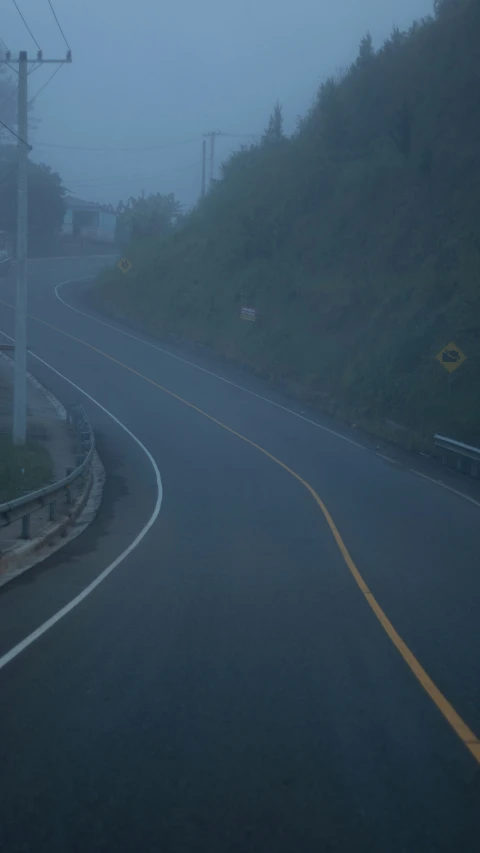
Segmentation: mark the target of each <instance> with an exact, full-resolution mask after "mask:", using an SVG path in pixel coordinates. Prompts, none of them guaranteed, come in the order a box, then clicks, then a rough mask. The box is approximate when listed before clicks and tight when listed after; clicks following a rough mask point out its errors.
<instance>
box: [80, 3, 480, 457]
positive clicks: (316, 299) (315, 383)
mask: <svg viewBox="0 0 480 853" xmlns="http://www.w3.org/2000/svg"><path fill="white" fill-rule="evenodd" d="M441 5H442V10H443V11H442V15H441V16H439V18H438V20H435V21H433V20H424V21H422V22H420V23H419V24H417V25H415V26H413V27H412V29H411V31H410V32H409V33H408V34H404V35H401V34H399V33H398V32H397V31H394V33H392V36H391V38H390V39H389V40H388V41H387V43H386V44H385V45H384V47H383V48H382V49H381V50H379V51H378V52H377V53H376V54H375V55H374V56H373V55H372V56H371V57H370V58H368V57H367V60H368V61H366V62H362V63H361V64H358V63H357V64H355V66H352V68H351V69H350V71H349V73H348V74H347V76H346V77H345V78H344V79H342V80H340V81H339V82H338V83H331V84H329V85H328V86H325V87H323V89H321V91H320V93H319V96H318V98H317V100H316V102H315V104H314V105H313V107H312V109H311V111H310V113H309V114H308V115H307V116H306V118H305V120H304V121H303V122H302V123H301V126H300V129H299V131H298V132H297V133H296V134H294V135H293V136H292V137H291V138H290V139H288V140H287V139H285V140H283V141H282V143H281V144H277V145H273V146H268V145H259V146H252V148H250V149H247V150H243V151H241V152H238V153H237V154H236V155H234V156H233V157H232V158H231V160H230V161H229V162H228V163H226V164H224V165H223V169H222V178H221V180H219V181H218V182H216V183H215V184H214V186H213V188H212V190H211V191H210V192H209V193H208V194H207V196H206V197H205V199H203V201H202V202H201V203H200V204H199V205H198V206H197V208H196V209H195V210H194V211H193V212H192V213H191V214H190V215H189V217H187V219H186V221H185V224H184V226H183V227H182V229H181V230H179V231H177V233H175V234H173V235H171V236H169V237H167V238H160V237H159V238H158V239H156V240H152V239H150V240H148V241H146V240H144V241H140V240H138V241H137V242H134V243H133V244H132V245H131V246H129V247H128V249H126V250H125V253H126V254H127V255H128V257H129V258H130V260H131V261H132V264H133V266H132V270H131V272H130V273H129V274H128V275H126V276H124V275H123V274H122V273H121V272H120V271H119V270H116V269H115V268H114V269H112V270H107V271H104V272H103V273H102V275H101V276H100V277H99V279H98V281H97V284H96V288H95V289H94V292H93V299H94V303H95V304H96V306H97V307H98V308H99V309H100V310H104V311H106V312H107V313H108V314H110V315H112V316H114V317H116V318H117V319H122V320H124V321H126V322H127V323H128V324H129V325H131V326H133V327H136V328H138V329H142V330H144V331H145V332H147V333H149V334H152V335H155V336H158V337H159V338H160V339H161V338H167V339H168V337H169V336H173V337H174V338H175V339H177V340H180V341H181V340H186V341H192V342H195V343H198V344H200V345H202V346H204V347H208V348H210V350H211V351H213V352H215V353H217V354H218V355H220V356H222V357H223V358H226V359H230V360H232V361H234V362H236V363H237V364H240V365H242V366H245V367H248V368H250V369H252V370H254V371H255V372H257V373H258V374H259V375H261V376H264V377H267V378H270V379H272V380H274V381H279V382H281V383H284V382H285V383H290V384H293V385H296V386H298V387H299V388H300V387H301V388H303V389H305V396H306V397H307V398H308V399H310V400H311V401H313V402H316V403H318V405H319V406H320V407H322V408H325V409H327V411H330V412H331V413H332V414H334V415H337V416H339V417H341V418H345V419H349V420H355V422H356V423H357V424H359V425H360V424H362V425H365V427H366V428H367V429H369V430H370V431H371V432H374V433H375V434H377V435H379V436H381V437H384V435H385V430H386V429H387V426H388V423H389V422H395V423H396V424H398V425H399V426H400V429H399V430H394V435H395V436H396V440H397V441H399V442H402V441H404V440H408V443H409V444H412V445H414V446H417V445H419V446H422V445H424V444H425V443H426V444H427V446H428V443H429V442H431V438H432V436H433V434H434V433H435V432H443V433H444V434H446V435H450V436H451V437H452V438H456V439H459V440H463V441H465V442H467V443H470V444H477V443H479V442H480V395H479V393H478V389H479V387H480V385H479V383H480V286H479V281H480V160H479V158H478V156H477V152H478V150H479V147H480V113H479V110H478V96H477V93H478V78H479V74H480V52H479V51H478V40H479V38H480V5H479V4H478V2H475V0H464V2H463V3H461V4H460V3H457V2H454V0H444V2H443V3H442V4H441ZM458 9H460V10H461V13H460V12H458V14H457V10H458ZM447 13H448V15H451V17H446V16H447ZM404 109H407V112H408V113H409V115H410V119H409V122H410V143H409V146H408V150H403V149H401V148H399V147H398V146H395V144H394V143H393V142H392V134H391V131H392V127H393V126H396V123H398V121H399V116H400V117H401V115H402V114H403V111H404ZM242 305H248V306H251V307H254V308H256V309H257V316H258V320H257V322H256V323H255V324H249V323H243V322H242V321H241V320H240V308H241V306H242ZM449 341H454V342H455V344H456V345H457V346H458V347H459V348H460V349H461V350H462V351H463V352H464V353H465V354H466V356H467V361H466V362H465V364H464V365H462V366H461V367H460V368H459V370H458V371H457V372H455V373H454V374H452V375H449V374H448V373H447V372H446V371H445V370H444V369H443V367H442V366H441V365H440V364H439V363H438V361H436V359H435V356H436V355H437V353H438V352H439V351H440V350H441V349H443V347H444V346H445V345H446V344H447V343H449ZM388 431H389V432H390V430H388ZM406 436H408V439H405V437H406Z"/></svg>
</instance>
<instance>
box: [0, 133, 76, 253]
mask: <svg viewBox="0 0 480 853" xmlns="http://www.w3.org/2000/svg"><path fill="white" fill-rule="evenodd" d="M16 162H17V153H16V148H15V146H14V145H5V144H4V145H1V144H0V181H1V186H0V190H1V192H0V230H2V231H8V232H9V233H11V234H13V233H14V232H15V231H16V227H17V226H16V217H17V174H16ZM64 195H65V189H64V187H62V182H61V178H60V175H58V174H57V173H56V172H52V170H51V168H50V166H45V165H44V164H39V163H33V162H32V161H31V160H29V161H28V251H29V254H30V255H34V254H35V253H36V251H37V249H38V248H41V249H42V250H43V252H44V251H45V247H46V246H48V243H49V241H53V240H54V239H55V238H56V236H57V234H58V232H59V230H60V228H61V225H62V223H63V217H64V213H65V203H64Z"/></svg>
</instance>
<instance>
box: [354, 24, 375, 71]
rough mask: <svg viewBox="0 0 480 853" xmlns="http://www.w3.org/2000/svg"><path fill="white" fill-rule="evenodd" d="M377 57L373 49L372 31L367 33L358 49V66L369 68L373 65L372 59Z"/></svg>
mask: <svg viewBox="0 0 480 853" xmlns="http://www.w3.org/2000/svg"><path fill="white" fill-rule="evenodd" d="M374 57H375V51H374V49H373V39H372V36H371V34H370V33H366V35H364V37H363V38H362V40H361V42H360V47H359V49H358V57H357V66H358V68H367V67H368V66H369V65H371V62H372V60H373V59H374Z"/></svg>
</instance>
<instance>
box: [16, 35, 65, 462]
mask: <svg viewBox="0 0 480 853" xmlns="http://www.w3.org/2000/svg"><path fill="white" fill-rule="evenodd" d="M71 61H72V52H71V51H70V50H69V51H68V53H67V56H66V58H65V59H44V58H43V54H42V51H41V50H39V51H38V54H37V58H36V59H28V56H27V52H26V51H25V50H22V51H20V53H19V56H18V59H12V56H11V53H10V51H7V52H6V54H5V59H0V63H1V64H2V65H4V64H7V65H18V134H17V151H18V157H17V251H16V260H17V292H16V300H15V301H16V305H15V370H14V385H13V432H12V438H13V443H14V444H17V445H22V444H25V441H26V438H27V239H28V233H27V231H28V228H27V226H28V222H27V195H28V187H27V169H28V152H29V151H30V150H31V145H29V144H28V140H27V134H28V121H27V115H28V100H27V89H28V86H27V77H28V65H29V64H32V65H37V64H38V65H43V64H44V63H57V64H58V63H60V64H62V65H63V63H64V62H71Z"/></svg>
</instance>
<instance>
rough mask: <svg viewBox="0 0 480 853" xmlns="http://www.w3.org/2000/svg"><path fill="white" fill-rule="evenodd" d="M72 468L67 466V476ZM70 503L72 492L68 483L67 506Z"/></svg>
mask: <svg viewBox="0 0 480 853" xmlns="http://www.w3.org/2000/svg"><path fill="white" fill-rule="evenodd" d="M72 471H73V468H67V477H69V476H70V474H71V473H72ZM71 504H72V492H71V490H70V485H68V486H67V506H71Z"/></svg>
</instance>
